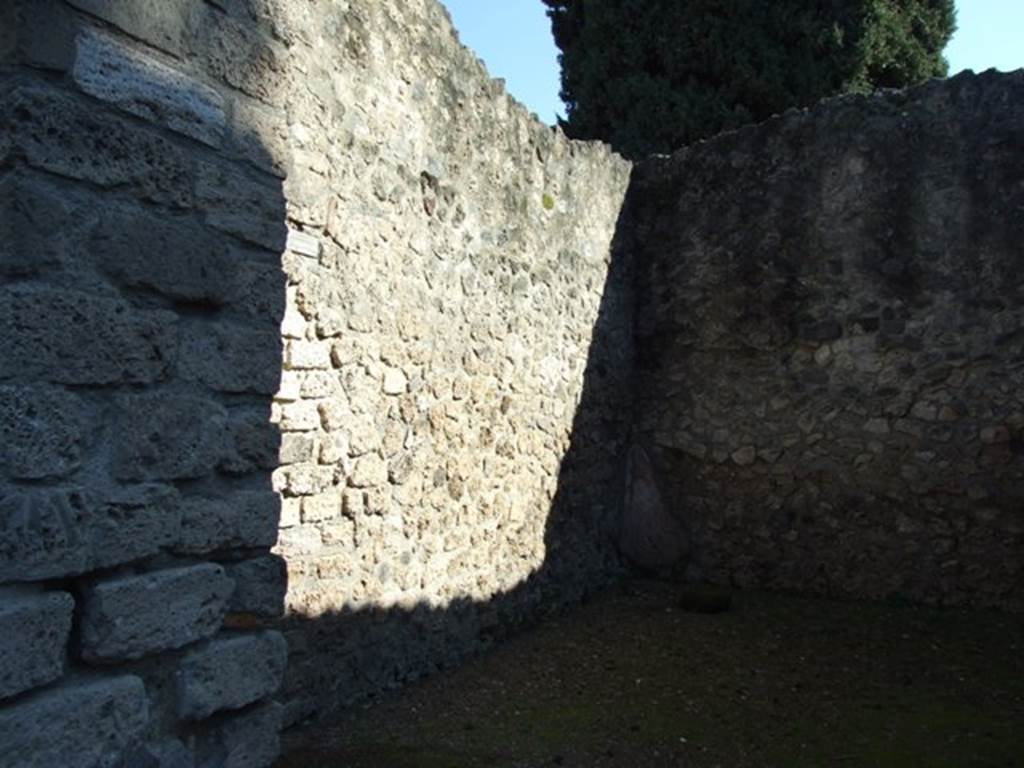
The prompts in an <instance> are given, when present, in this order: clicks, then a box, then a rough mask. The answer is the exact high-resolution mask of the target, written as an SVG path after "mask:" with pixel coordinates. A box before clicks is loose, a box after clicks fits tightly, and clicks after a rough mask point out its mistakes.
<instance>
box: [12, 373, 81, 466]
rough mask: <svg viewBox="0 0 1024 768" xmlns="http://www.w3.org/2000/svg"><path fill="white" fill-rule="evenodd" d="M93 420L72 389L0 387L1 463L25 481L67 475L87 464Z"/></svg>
mask: <svg viewBox="0 0 1024 768" xmlns="http://www.w3.org/2000/svg"><path fill="white" fill-rule="evenodd" d="M88 424H89V422H88V419H87V417H86V410H85V406H84V403H83V402H82V400H81V399H80V398H79V397H77V396H76V395H73V394H71V393H70V392H66V391H64V390H61V389H57V388H54V387H46V386H32V387H26V386H0V467H3V468H4V469H5V470H6V472H7V473H8V474H9V476H11V477H15V478H19V479H26V480H39V479H42V478H46V477H63V476H65V475H68V474H70V473H71V472H73V471H74V470H76V469H77V468H78V467H79V465H80V464H81V463H82V453H83V451H84V449H85V445H86V433H87V430H88Z"/></svg>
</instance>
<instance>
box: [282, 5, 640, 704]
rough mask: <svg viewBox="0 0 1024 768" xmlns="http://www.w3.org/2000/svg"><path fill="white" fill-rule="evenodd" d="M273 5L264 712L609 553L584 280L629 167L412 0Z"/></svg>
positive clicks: (620, 315)
mask: <svg viewBox="0 0 1024 768" xmlns="http://www.w3.org/2000/svg"><path fill="white" fill-rule="evenodd" d="M293 6H297V4H291V6H289V7H290V8H291V7H293ZM293 27H294V28H295V29H301V30H303V37H298V36H297V37H296V38H295V39H294V40H293V41H292V44H291V46H290V47H289V50H288V54H287V57H286V58H285V59H284V64H283V66H282V67H281V77H282V79H283V80H284V82H285V83H286V85H285V91H286V92H287V93H288V94H289V95H288V96H287V97H286V98H285V100H284V103H285V104H286V107H287V113H288V124H289V127H288V135H289V141H290V144H291V148H292V154H293V157H294V163H293V166H292V168H291V171H290V173H289V177H288V180H287V181H286V183H285V192H286V198H287V203H288V215H289V220H290V222H291V225H292V226H293V228H295V229H297V230H301V233H302V234H301V237H299V236H295V237H294V238H293V239H294V243H293V247H292V249H291V250H290V252H289V253H288V254H287V255H286V257H285V260H284V271H285V273H286V275H287V293H288V305H287V310H286V314H285V318H284V323H283V325H282V329H283V337H284V373H283V377H282V384H281V389H280V391H279V392H278V393H277V397H276V401H275V405H274V421H275V423H276V424H277V425H278V426H279V427H280V429H281V432H282V446H281V462H280V463H281V466H280V468H279V469H277V470H276V471H275V473H274V483H275V488H276V489H277V490H278V491H279V492H280V493H281V494H282V502H283V506H282V519H281V534H280V539H279V542H278V546H277V548H276V550H275V551H276V552H278V553H279V554H280V555H281V557H283V558H284V559H285V560H286V562H287V564H288V593H287V601H286V602H287V608H288V612H289V622H288V630H287V632H286V634H287V636H288V638H289V641H290V646H291V648H292V656H291V664H290V666H289V671H288V674H287V679H286V683H285V689H284V692H283V696H284V698H285V699H286V700H287V701H288V702H289V709H288V713H287V718H288V721H289V722H291V721H292V720H294V719H296V718H300V717H304V716H306V715H308V714H311V713H312V712H313V711H314V709H319V710H320V711H323V710H324V709H327V708H330V707H332V706H337V705H338V704H339V703H343V702H345V701H350V700H352V699H353V698H356V697H359V696H363V695H365V694H367V693H372V692H373V691H376V690H379V689H380V688H381V687H383V686H387V685H393V684H394V683H396V682H399V681H402V680H406V679H410V678H412V677H416V676H418V675H420V674H422V673H423V672H425V671H428V670H431V669H435V668H437V667H438V666H439V665H443V664H446V663H449V662H451V661H452V660H453V659H457V658H459V657H460V656H462V655H464V654H465V653H466V652H467V651H470V650H472V649H474V648H477V647H479V646H480V643H481V641H487V640H489V639H490V638H492V637H493V636H494V635H496V634H500V633H501V632H504V631H506V630H507V629H508V628H509V627H511V626H515V625H516V624H518V623H519V622H521V621H523V620H527V619H529V618H530V617H532V616H534V615H535V614H536V612H537V609H538V608H539V607H540V606H542V605H543V607H544V609H545V610H548V609H553V608H557V607H558V606H560V605H562V604H565V603H567V602H571V601H574V600H576V599H578V598H579V597H580V596H581V595H583V594H584V593H586V592H587V591H589V590H592V589H594V588H596V587H598V586H600V585H601V584H603V583H605V582H607V580H608V579H609V578H610V577H611V576H613V575H614V574H615V573H617V571H618V567H619V566H618V560H617V557H616V555H615V551H614V546H613V533H614V525H615V523H616V521H617V514H616V513H617V503H616V499H617V498H619V497H620V495H621V493H620V492H619V487H620V486H619V483H620V482H621V479H620V477H619V475H620V473H619V469H618V462H617V461H616V459H617V457H618V455H619V454H620V453H621V451H622V449H623V446H624V442H625V437H626V433H627V430H628V412H627V411H626V410H624V409H623V408H622V407H621V403H622V402H623V400H624V398H625V396H626V387H627V385H628V376H629V373H630V372H631V369H632V366H631V344H630V340H631V339H630V332H629V328H630V306H629V304H628V295H627V294H626V291H625V289H626V287H627V283H626V280H625V279H624V272H623V271H622V270H617V271H616V272H615V273H614V274H613V275H611V276H609V266H610V261H611V259H610V247H611V241H612V237H613V234H614V232H615V226H616V222H617V217H618V213H619V210H620V207H621V202H622V199H623V196H624V194H625V188H626V184H627V181H628V175H629V166H628V164H627V163H626V162H624V161H623V160H621V159H619V158H618V157H616V156H614V155H612V154H611V153H610V152H609V151H608V150H607V149H606V148H605V147H603V146H601V145H597V144H582V143H576V142H570V141H568V140H566V139H565V138H564V136H563V135H562V134H561V133H560V132H558V131H554V130H552V129H551V128H549V127H547V126H544V125H542V124H540V123H539V122H538V121H537V120H536V119H534V118H532V117H531V116H530V115H529V114H528V113H527V112H526V110H524V109H523V107H521V106H520V105H518V104H517V103H516V102H514V101H513V100H512V99H511V98H510V97H509V96H508V95H507V94H506V93H505V92H504V90H503V88H502V86H501V84H500V82H494V81H491V80H490V79H489V78H488V77H487V73H486V72H485V70H484V68H483V66H482V65H481V64H480V62H479V61H477V60H476V58H475V57H474V56H473V55H472V54H471V52H470V51H468V50H467V49H465V48H463V47H462V46H460V45H459V44H458V41H457V39H456V37H455V36H454V34H453V32H452V29H451V25H450V22H449V20H448V18H447V15H446V14H445V12H444V11H443V10H442V8H441V6H440V5H439V4H438V3H436V2H434V1H433V0H430V1H427V0H403V1H402V2H397V1H396V2H380V0H374V2H355V3H346V4H329V3H321V4H318V5H316V6H315V10H314V6H309V13H308V15H303V16H302V17H301V18H296V19H295V20H294V24H293ZM325 54H327V55H325ZM327 666H329V668H330V669H331V673H330V674H327V675H325V674H324V669H325V667H327Z"/></svg>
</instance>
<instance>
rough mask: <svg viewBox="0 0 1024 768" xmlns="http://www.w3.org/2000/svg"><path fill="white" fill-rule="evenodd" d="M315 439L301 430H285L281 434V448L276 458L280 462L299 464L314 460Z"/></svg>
mask: <svg viewBox="0 0 1024 768" xmlns="http://www.w3.org/2000/svg"><path fill="white" fill-rule="evenodd" d="M315 450H316V440H314V439H313V437H312V436H311V435H307V434H303V433H301V432H285V433H283V434H282V435H281V449H280V452H279V454H278V460H279V461H280V463H281V464H301V463H302V462H307V461H314V460H315V455H314V452H315Z"/></svg>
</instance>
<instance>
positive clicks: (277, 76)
mask: <svg viewBox="0 0 1024 768" xmlns="http://www.w3.org/2000/svg"><path fill="white" fill-rule="evenodd" d="M191 21H192V24H193V27H192V29H191V34H190V37H189V42H190V44H191V49H192V52H193V54H194V55H195V56H196V58H197V59H198V60H199V61H201V62H202V64H203V66H204V68H205V69H206V71H207V72H208V73H209V74H210V75H212V76H214V77H217V78H220V79H221V80H223V81H224V82H225V83H227V84H228V85H231V86H233V87H234V88H237V89H238V90H240V91H242V92H243V93H247V94H249V95H250V96H255V97H256V98H258V99H261V100H262V101H264V102H266V103H268V104H275V103H280V102H281V101H282V100H283V98H284V97H285V90H284V89H285V87H286V68H285V66H284V63H285V59H286V57H287V51H286V50H285V49H284V47H283V46H282V45H280V44H279V43H278V42H277V41H275V40H273V39H272V38H271V37H269V36H268V35H265V34H263V33H262V32H261V31H260V30H259V29H258V28H257V27H256V26H255V25H254V24H252V23H244V22H242V21H240V20H236V19H233V18H231V17H229V16H226V15H224V14H221V13H206V14H203V13H193V14H192V17H191Z"/></svg>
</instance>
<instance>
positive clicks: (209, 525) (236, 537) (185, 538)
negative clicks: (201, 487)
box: [174, 491, 281, 554]
mask: <svg viewBox="0 0 1024 768" xmlns="http://www.w3.org/2000/svg"><path fill="white" fill-rule="evenodd" d="M280 518H281V497H280V496H278V495H277V494H276V493H274V492H273V491H241V492H237V493H233V494H231V495H230V496H225V497H222V498H189V499H186V500H185V501H184V504H183V507H182V518H181V537H180V538H179V540H178V543H177V544H176V545H175V547H174V549H175V551H177V552H181V553H184V554H203V553H207V552H213V551H215V550H222V549H245V548H258V547H272V546H273V545H274V544H275V542H276V541H277V524H278V521H279V520H280Z"/></svg>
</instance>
